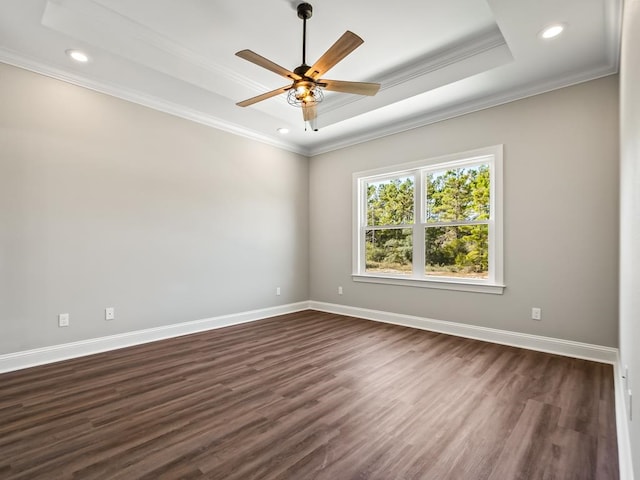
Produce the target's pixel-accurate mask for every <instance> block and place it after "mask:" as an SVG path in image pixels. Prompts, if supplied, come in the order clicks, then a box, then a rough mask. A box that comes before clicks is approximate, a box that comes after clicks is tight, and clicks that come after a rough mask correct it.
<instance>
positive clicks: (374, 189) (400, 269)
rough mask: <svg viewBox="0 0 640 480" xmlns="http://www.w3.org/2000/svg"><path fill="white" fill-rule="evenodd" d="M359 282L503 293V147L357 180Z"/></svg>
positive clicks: (355, 260) (356, 261)
mask: <svg viewBox="0 0 640 480" xmlns="http://www.w3.org/2000/svg"><path fill="white" fill-rule="evenodd" d="M353 203H354V205H353V208H354V219H355V221H354V223H355V224H354V232H353V244H354V245H353V278H354V280H356V281H364V282H375V283H390V284H399V285H414V286H423V287H431V288H446V289H454V290H465V291H474V292H485V293H502V291H503V289H504V285H503V284H502V146H501V145H499V146H494V147H488V148H483V149H480V150H475V151H472V152H465V153H461V154H456V155H448V156H445V157H439V158H435V159H430V160H425V161H421V162H417V163H412V164H405V165H399V166H395V167H390V168H385V169H379V170H375V171H368V172H360V173H356V174H354V202H353Z"/></svg>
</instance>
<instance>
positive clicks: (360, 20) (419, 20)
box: [0, 0, 622, 155]
mask: <svg viewBox="0 0 640 480" xmlns="http://www.w3.org/2000/svg"><path fill="white" fill-rule="evenodd" d="M298 3H299V2H298V1H297V0H242V1H232V0H181V1H176V0H3V1H2V2H0V61H2V62H5V63H9V64H12V65H16V66H19V67H23V68H27V69H30V70H33V71H36V72H39V73H43V74H46V75H50V76H53V77H56V78H61V79H63V80H67V81H70V82H72V83H75V84H78V85H83V86H86V87H89V88H92V89H95V90H98V91H101V92H105V93H108V94H111V95H115V96H117V97H121V98H124V99H127V100H130V101H134V102H137V103H140V104H143V105H146V106H149V107H152V108H156V109H158V110H161V111H165V112H169V113H172V114H175V115H179V116H182V117H185V118H188V119H191V120H195V121H197V122H201V123H204V124H207V125H211V126H214V127H217V128H221V129H223V130H227V131H230V132H233V133H237V134H240V135H243V136H247V137H250V138H254V139H257V140H260V141H263V142H266V143H270V144H273V145H276V146H279V147H282V148H286V149H288V150H292V151H296V152H299V153H303V154H305V155H315V154H318V153H322V152H326V151H329V150H332V149H335V148H340V147H343V146H347V145H351V144H354V143H358V142H362V141H366V140H369V139H372V138H376V137H379V136H383V135H387V134H390V133H395V132H398V131H402V130H406V129H409V128H414V127H417V126H420V125H425V124H428V123H432V122H435V121H438V120H442V119H444V118H449V117H452V116H455V115H460V114H464V113H468V112H471V111H474V110H478V109H481V108H486V107H489V106H493V105H497V104H500V103H504V102H507V101H511V100H514V99H518V98H523V97H526V96H530V95H534V94H537V93H542V92H545V91H548V90H552V89H555V88H560V87H563V86H566V85H571V84H574V83H578V82H582V81H585V80H590V79H594V78H598V77H601V76H604V75H609V74H612V73H615V72H617V70H618V55H619V42H620V16H621V8H622V6H621V0H419V1H418V0H405V1H395V2H389V1H383V0H349V1H344V0H315V1H314V0H310V3H311V4H312V5H313V7H314V12H313V17H312V18H311V19H310V20H309V21H308V22H307V63H309V64H311V63H313V62H314V61H315V60H316V59H317V58H318V57H320V55H322V53H323V52H324V51H325V50H326V49H327V48H329V46H331V45H332V44H333V42H335V41H336V40H337V39H338V37H340V35H342V34H343V33H344V32H345V31H346V30H351V31H353V32H355V33H356V34H358V35H359V36H361V37H362V38H363V39H364V41H365V42H364V44H363V45H362V46H360V47H359V48H358V49H356V50H355V51H354V52H353V53H352V54H350V55H349V56H348V57H346V58H345V59H344V60H343V61H342V62H340V63H339V64H338V65H337V66H335V67H334V68H333V69H331V70H330V72H328V73H327V74H326V75H324V77H326V78H331V79H336V80H349V81H369V82H380V83H381V84H382V87H381V89H380V92H379V93H378V94H377V95H376V96H375V97H360V96H355V95H346V94H341V93H335V92H327V93H325V100H324V102H323V103H321V104H320V105H319V108H318V112H319V113H318V126H319V128H320V130H319V131H318V132H313V131H311V130H309V131H305V124H304V122H303V120H302V114H301V112H300V110H299V109H298V108H295V107H292V106H290V105H289V104H287V102H286V98H285V95H280V96H278V97H274V98H271V99H269V100H266V101H263V102H261V103H258V104H256V105H254V106H251V107H247V108H240V107H237V106H236V105H235V103H236V102H238V101H240V100H244V99H246V98H249V97H252V96H255V95H258V94H260V93H264V92H266V91H269V90H273V89H276V88H278V87H281V86H285V85H287V80H286V79H284V78H282V77H279V76H278V75H276V74H274V73H272V72H269V71H267V70H264V69H262V68H260V67H258V66H257V65H254V64H252V63H249V62H247V61H245V60H242V59H240V58H238V57H236V56H235V55H234V53H235V52H237V51H239V50H243V49H251V50H253V51H255V52H256V53H258V54H260V55H262V56H264V57H267V58H269V59H271V60H272V61H274V62H275V63H277V64H280V65H282V66H283V67H285V68H287V69H290V70H293V69H294V68H295V67H296V66H298V65H299V64H300V63H301V59H302V58H301V57H302V21H301V20H300V19H299V18H298V17H297V14H296V6H297V4H298ZM555 22H562V23H564V24H566V26H567V28H566V30H565V32H564V33H563V34H562V35H561V36H560V37H557V38H555V39H552V40H542V39H541V38H539V36H538V33H539V32H540V31H541V30H542V28H543V27H544V26H546V25H549V24H551V23H555ZM68 49H81V50H83V51H85V52H86V53H87V54H88V55H89V56H90V58H91V60H90V62H89V63H87V64H78V63H74V62H73V61H72V60H70V58H69V57H68V56H67V55H66V54H65V51H66V50H68ZM279 127H287V128H289V129H290V133H289V134H288V135H286V136H284V135H280V134H279V133H277V129H278V128H279Z"/></svg>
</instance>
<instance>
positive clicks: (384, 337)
mask: <svg viewBox="0 0 640 480" xmlns="http://www.w3.org/2000/svg"><path fill="white" fill-rule="evenodd" d="M617 459H618V457H617V445H616V430H615V412H614V387H613V371H612V367H611V366H610V365H605V364H600V363H594V362H588V361H584V360H577V359H571V358H565V357H560V356H556V355H549V354H544V353H539V352H533V351H528V350H521V349H518V348H512V347H506V346H500V345H494V344H489V343H484V342H480V341H475V340H468V339H463V338H457V337H452V336H447V335H442V334H436V333H431V332H425V331H419V330H413V329H410V328H403V327H399V326H393V325H385V324H381V323H375V322H370V321H366V320H359V319H353V318H349V317H343V316H339V315H331V314H326V313H319V312H311V311H309V312H302V313H298V314H292V315H285V316H281V317H277V318H273V319H269V320H263V321H260V322H254V323H251V324H245V325H240V326H235V327H229V328H225V329H220V330H213V331H210V332H205V333H201V334H195V335H189V336H185V337H180V338H176V339H171V340H166V341H161V342H155V343H151V344H147V345H142V346H138V347H132V348H127V349H122V350H117V351H113V352H108V353H104V354H98V355H93V356H90V357H85V358H80V359H75V360H70V361H66V362H60V363H57V364H52V365H47V366H42V367H36V368H31V369H27V370H22V371H18V372H12V373H7V374H3V375H0V478H2V479H7V480H8V479H25V480H27V479H28V480H34V479H47V480H54V479H66V478H74V479H127V480H129V479H149V480H151V479H154V480H155V479H225V480H234V479H237V480H240V479H242V480H248V479H295V480H306V479H332V480H342V479H345V480H350V479H384V480H401V479H420V480H424V479H434V480H439V479H455V480H458V479H465V480H466V479H471V480H475V479H491V480H511V479H545V480H546V479H576V480H589V479H602V480H604V479H617V478H618V463H617V462H618V460H617Z"/></svg>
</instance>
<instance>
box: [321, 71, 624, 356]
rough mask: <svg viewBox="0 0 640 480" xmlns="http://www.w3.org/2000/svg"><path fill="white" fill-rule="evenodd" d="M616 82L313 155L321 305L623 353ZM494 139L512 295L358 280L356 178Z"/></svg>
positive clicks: (594, 84)
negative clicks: (500, 163)
mask: <svg viewBox="0 0 640 480" xmlns="http://www.w3.org/2000/svg"><path fill="white" fill-rule="evenodd" d="M617 81H618V78H617V77H616V76H611V77H608V78H604V79H600V80H596V81H592V82H588V83H584V84H581V85H577V86H574V87H570V88H565V89H562V90H557V91H554V92H551V93H547V94H544V95H539V96H536V97H532V98H528V99H524V100H521V101H517V102H513V103H509V104H506V105H502V106H499V107H495V108H491V109H488V110H484V111H480V112H476V113H473V114H469V115H466V116H463V117H458V118H454V119H451V120H447V121H444V122H440V123H437V124H434V125H430V126H425V127H423V128H418V129H415V130H411V131H407V132H404V133H401V134H397V135H393V136H389V137H386V138H382V139H379V140H376V141H371V142H367V143H365V144H361V145H356V146H353V147H350V148H346V149H342V150H339V151H335V152H331V153H327V154H324V155H320V156H317V157H314V158H312V160H311V171H310V174H311V177H310V193H311V196H310V208H311V214H310V218H311V227H310V234H311V236H310V238H311V251H310V258H311V299H312V300H316V301H323V302H331V303H337V304H344V305H350V306H355V307H363V308H371V309H376V310H383V311H390V312H396V313H403V314H409V315H417V316H421V317H427V318H434V319H438V320H448V321H454V322H462V323H466V324H473V325H479V326H484V327H493V328H499V329H504V330H511V331H515V332H525V333H531V334H536V335H544V336H549V337H555V338H561V339H568V340H575V341H580V342H588V343H592V344H598V345H606V346H617V343H618V329H617V318H618V171H619V170H618V108H617V104H618V103H617V95H618V88H617ZM494 144H504V175H505V180H504V213H505V216H504V228H505V235H504V242H505V283H506V285H507V288H506V290H505V292H504V294H503V295H491V294H478V293H466V292H455V291H443V290H434V289H428V288H417V287H402V286H389V285H379V284H365V283H354V282H352V280H351V276H350V274H351V188H352V187H351V175H352V173H353V172H357V171H362V170H367V169H371V168H376V167H382V166H387V165H392V164H397V163H404V162H409V161H414V160H419V159H424V158H429V157H433V156H438V155H443V154H448V153H455V152H461V151H465V150H470V149H474V148H479V147H483V146H488V145H494ZM339 285H342V286H343V287H344V295H342V296H339V295H338V294H337V287H338V286H339ZM533 306H537V307H541V308H542V321H540V322H536V321H533V320H531V319H530V315H531V307H533Z"/></svg>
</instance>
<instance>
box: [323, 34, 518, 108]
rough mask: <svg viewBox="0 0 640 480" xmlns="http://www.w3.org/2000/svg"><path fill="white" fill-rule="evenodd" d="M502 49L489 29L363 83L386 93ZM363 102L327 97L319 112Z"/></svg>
mask: <svg viewBox="0 0 640 480" xmlns="http://www.w3.org/2000/svg"><path fill="white" fill-rule="evenodd" d="M502 46H504V47H506V48H509V47H508V45H507V43H506V41H505V39H504V37H503V36H502V33H500V30H499V29H497V28H492V29H491V30H488V31H484V32H481V33H479V34H477V35H474V36H472V37H469V38H467V39H465V40H463V41H461V42H457V43H456V44H454V45H450V46H448V47H447V48H444V49H440V50H438V51H436V52H432V53H429V54H428V55H425V56H423V57H421V58H418V59H416V60H414V61H412V62H409V63H406V64H405V65H402V66H400V67H398V68H395V69H393V70H389V71H387V72H386V73H383V74H381V75H380V76H377V77H376V78H372V79H368V80H366V81H372V82H377V83H380V84H381V87H380V90H381V91H384V90H388V89H390V88H393V87H397V86H399V85H402V84H403V83H406V82H409V81H411V80H413V79H416V78H419V77H422V76H424V75H428V74H430V73H433V72H435V71H437V70H440V69H442V68H445V67H448V66H449V65H453V64H456V63H459V62H462V61H464V60H467V59H469V58H472V57H475V56H477V55H481V54H483V53H485V52H488V51H490V50H493V49H495V48H498V47H502ZM364 99H366V97H362V96H359V95H341V96H340V97H338V96H335V97H332V98H327V99H326V100H325V101H324V102H323V105H322V112H323V113H325V112H331V111H333V110H336V109H338V108H342V107H344V106H345V105H348V104H350V103H354V102H358V101H362V100H364Z"/></svg>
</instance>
